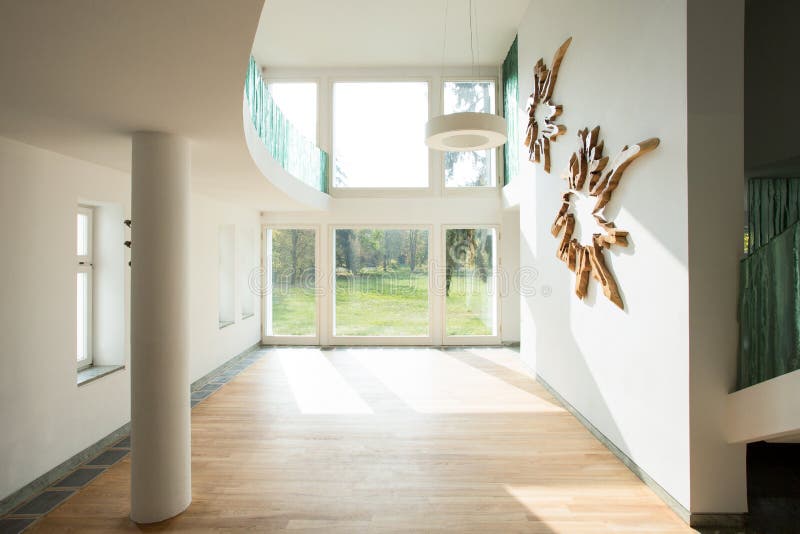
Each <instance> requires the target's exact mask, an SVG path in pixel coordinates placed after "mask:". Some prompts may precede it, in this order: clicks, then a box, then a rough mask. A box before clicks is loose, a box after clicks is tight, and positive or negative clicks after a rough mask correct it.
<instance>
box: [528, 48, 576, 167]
mask: <svg viewBox="0 0 800 534" xmlns="http://www.w3.org/2000/svg"><path fill="white" fill-rule="evenodd" d="M571 42H572V37H570V38H569V39H567V40H566V41H564V43H563V44H562V45H561V46H560V47H559V48H558V50H556V54H555V56H553V62H552V63H551V66H550V69H548V68H547V66H546V65H545V64H544V59H543V58H539V61H537V62H536V65H535V66H534V67H533V93H531V96H530V98H528V128H527V130H526V132H525V146H527V147H528V159H529V160H530V161H533V162H535V163H540V162H542V163H543V165H544V170H545V172H547V173H549V172H550V142H551V141H553V142H555V141H556V139H557V138H558V136H559V135H561V134H563V133H564V132H566V131H567V128H566V126H564V125H563V124H555V120H556V119H557V118H558V116H559V115H561V113H562V112H563V106H561V105H558V104H553V101H552V97H553V89H555V86H556V79H557V78H558V69H559V68H560V67H561V61H562V60H563V59H564V54H566V53H567V48H569V44H570V43H571ZM539 106H544V107H545V115H544V120H543V122H544V124H542V125H539V124H538V123H537V122H536V117H535V115H536V110H537V109H538V108H539Z"/></svg>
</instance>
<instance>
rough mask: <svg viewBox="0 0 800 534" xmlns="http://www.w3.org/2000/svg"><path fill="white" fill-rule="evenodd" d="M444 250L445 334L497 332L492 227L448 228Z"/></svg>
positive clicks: (494, 241)
mask: <svg viewBox="0 0 800 534" xmlns="http://www.w3.org/2000/svg"><path fill="white" fill-rule="evenodd" d="M445 253H446V255H447V257H446V259H445V261H446V263H445V295H446V297H445V301H446V302H445V312H446V325H445V332H446V334H447V335H448V336H493V335H497V294H496V291H495V285H496V283H495V263H496V257H497V254H496V236H495V231H494V229H492V228H453V229H447V230H446V233H445Z"/></svg>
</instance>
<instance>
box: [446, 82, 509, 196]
mask: <svg viewBox="0 0 800 534" xmlns="http://www.w3.org/2000/svg"><path fill="white" fill-rule="evenodd" d="M464 111H473V112H480V113H495V85H494V82H493V81H490V80H478V81H453V82H445V83H444V112H445V114H449V113H461V112H464ZM495 174H496V172H495V151H494V150H477V151H473V152H446V153H445V156H444V185H445V186H446V187H491V186H494V185H495Z"/></svg>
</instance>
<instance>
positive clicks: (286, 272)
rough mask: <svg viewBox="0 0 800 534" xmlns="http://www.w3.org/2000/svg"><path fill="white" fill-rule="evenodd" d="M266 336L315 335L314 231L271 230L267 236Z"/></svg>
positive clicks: (297, 229) (295, 229) (294, 229)
mask: <svg viewBox="0 0 800 534" xmlns="http://www.w3.org/2000/svg"><path fill="white" fill-rule="evenodd" d="M266 243H267V254H266V259H267V261H266V267H267V269H266V270H267V295H266V301H265V305H266V313H265V326H266V328H265V331H266V335H267V336H280V337H283V336H287V337H288V336H304V337H309V336H316V334H317V298H316V283H317V277H316V232H315V230H311V229H301V228H280V229H278V228H274V229H273V228H270V229H267V235H266Z"/></svg>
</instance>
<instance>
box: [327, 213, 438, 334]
mask: <svg viewBox="0 0 800 534" xmlns="http://www.w3.org/2000/svg"><path fill="white" fill-rule="evenodd" d="M364 229H370V230H425V231H427V232H428V334H427V335H425V336H342V335H337V334H336V230H364ZM433 241H434V231H433V225H430V224H370V223H358V224H346V223H336V224H331V225H330V228H329V231H328V243H330V246H329V251H328V252H329V257H328V261H329V262H330V268H331V269H332V271H333V275H332V277H331V278H332V281H331V288H330V292H331V295H330V299H329V300H330V307H329V309H328V313H329V316H330V321H329V327H328V336H329V337H328V339H330V344H331V345H432V344H433V336H434V331H435V325H434V316H433V299H435V298H437V295H436V291H435V288H434V287H433V286H434V280H433V278H434V273H433V271H434V266H435V265H436V264H435V262H434V260H433V254H434V247H433Z"/></svg>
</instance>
